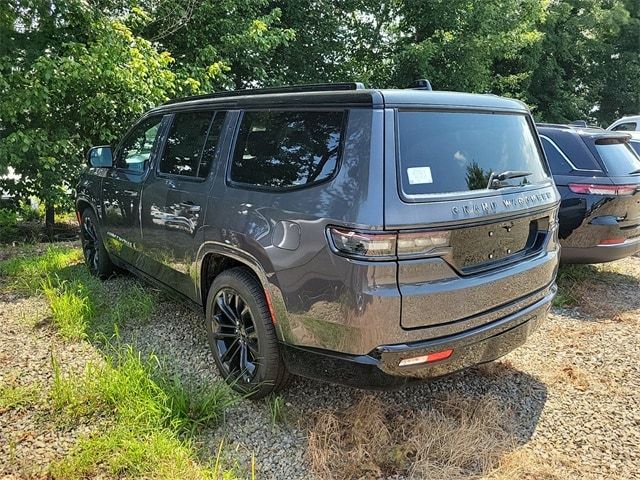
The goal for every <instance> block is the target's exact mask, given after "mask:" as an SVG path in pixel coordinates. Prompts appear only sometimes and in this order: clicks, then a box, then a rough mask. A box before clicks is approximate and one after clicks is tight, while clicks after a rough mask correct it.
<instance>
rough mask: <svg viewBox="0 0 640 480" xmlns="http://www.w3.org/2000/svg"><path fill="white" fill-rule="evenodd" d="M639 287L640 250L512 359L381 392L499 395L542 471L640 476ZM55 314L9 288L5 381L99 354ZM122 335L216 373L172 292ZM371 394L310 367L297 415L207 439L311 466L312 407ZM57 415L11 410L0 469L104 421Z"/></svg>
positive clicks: (285, 469)
mask: <svg viewBox="0 0 640 480" xmlns="http://www.w3.org/2000/svg"><path fill="white" fill-rule="evenodd" d="M590 268H591V267H590ZM133 282H136V280H135V279H133V278H132V277H128V276H120V277H117V278H114V279H111V280H109V281H108V283H107V285H108V288H109V291H110V294H111V295H114V296H117V295H118V292H121V291H123V289H127V288H128V287H129V286H130V285H131V284H132V283H133ZM639 286H640V258H638V257H633V258H631V259H626V260H623V261H619V262H615V263H612V264H609V265H604V266H600V267H597V268H596V267H593V275H592V276H590V278H589V279H588V280H587V281H586V282H584V283H583V284H582V285H580V287H579V288H580V291H579V292H578V295H579V298H580V299H581V302H580V306H579V307H577V308H572V309H554V311H553V313H552V315H551V317H550V318H549V321H548V322H547V323H546V324H545V325H544V326H543V327H542V328H541V329H540V330H539V331H538V332H537V333H536V334H535V335H534V336H533V337H532V338H531V339H530V340H529V342H528V343H527V344H526V345H525V346H523V347H521V348H519V349H517V350H516V351H515V352H512V353H511V354H509V355H508V356H506V357H505V358H504V359H503V360H501V361H500V362H496V363H494V364H490V365H487V366H483V367H479V368H476V369H471V370H469V371H466V372H462V373H459V374H456V375H453V376H451V377H448V378H445V379H441V380H438V381H434V382H432V383H429V384H425V385H420V386H416V387H411V388H408V389H404V390H401V391H395V392H383V393H381V392H375V393H373V395H375V396H376V397H378V398H379V399H381V400H383V401H385V402H389V403H390V404H394V405H397V406H399V407H400V408H403V409H407V410H410V411H419V410H421V409H426V408H432V407H431V406H430V400H431V399H433V398H437V397H439V396H441V395H442V394H443V393H446V392H454V393H459V394H461V395H465V396H473V397H483V396H492V397H496V398H498V399H499V402H500V403H501V404H502V406H503V407H504V408H505V409H508V410H510V411H512V412H513V414H514V422H516V425H515V427H516V430H517V432H518V433H517V436H518V446H517V448H516V450H514V452H512V453H513V455H514V458H515V459H525V460H520V461H523V462H529V463H530V465H529V466H528V467H527V469H526V471H527V472H529V474H530V476H531V478H542V477H545V478H576V477H578V476H579V477H582V478H637V474H638V472H640V449H638V445H640V408H639V403H640V393H639V392H640V366H639V364H638V358H640V328H639V327H640V321H639V319H640V316H639V313H640V296H639V295H638V287H639ZM604 302H606V303H604ZM46 315H47V308H46V305H45V303H44V301H43V300H42V299H39V298H20V297H18V296H16V295H14V294H11V293H8V292H6V291H5V292H4V293H0V383H14V384H15V383H17V384H20V385H25V386H27V385H35V386H36V387H37V390H38V391H40V392H44V391H46V388H47V386H48V385H50V382H51V365H50V362H51V360H50V357H51V352H55V355H56V357H57V358H59V360H60V362H61V363H62V364H65V365H71V366H75V367H77V368H81V367H82V365H84V364H85V363H86V362H87V361H90V360H92V359H93V360H94V361H95V360H96V359H98V358H99V352H97V351H96V350H94V347H92V346H91V345H89V344H87V343H79V344H62V343H61V342H60V340H58V339H57V338H56V336H55V335H54V334H53V331H52V329H51V328H50V327H49V326H48V325H47V324H46V322H39V320H41V319H43V318H46ZM34 325H35V326H34ZM121 335H122V336H123V339H124V340H125V341H127V342H130V343H132V344H134V345H136V346H137V347H138V348H139V349H140V350H141V351H143V352H151V351H154V352H156V353H158V354H160V356H162V357H164V358H166V359H167V361H168V362H167V363H168V364H169V365H170V366H171V368H173V369H174V370H175V372H176V373H177V374H178V375H180V376H181V377H182V378H183V379H184V380H185V381H187V382H189V381H191V382H211V381H213V380H215V379H216V378H217V373H216V371H215V367H214V363H213V359H212V357H211V354H210V353H209V350H208V346H207V343H206V336H205V331H204V328H203V326H202V318H201V317H200V316H199V315H197V314H195V313H193V312H192V311H190V310H189V309H187V308H186V307H184V306H182V305H180V304H177V303H175V302H173V301H171V300H164V301H163V303H162V305H161V306H159V307H158V308H157V311H156V313H155V314H154V317H153V318H152V320H151V321H150V322H148V323H146V324H143V325H133V326H128V327H125V328H124V329H123V330H122V331H121ZM363 395H365V393H364V392H362V391H358V390H353V389H348V388H342V387H337V386H333V385H328V384H324V383H318V382H314V381H311V380H304V379H299V380H297V381H296V382H295V383H294V384H293V385H292V387H291V388H290V389H289V390H287V391H286V392H285V393H284V395H283V397H284V400H285V403H286V409H285V410H286V414H287V418H288V421H287V422H286V423H284V424H275V425H274V424H273V423H272V421H271V417H270V413H269V408H268V406H267V404H266V403H265V402H250V401H246V400H242V401H240V402H239V403H238V404H237V405H236V406H234V407H233V408H232V409H231V410H230V411H229V412H228V415H227V417H226V420H225V422H224V424H223V425H222V426H219V427H216V428H213V429H211V430H205V431H203V432H201V434H200V435H199V437H198V439H199V440H198V441H199V443H201V446H202V447H203V451H204V452H205V455H206V452H210V454H211V455H213V454H215V451H216V450H217V449H218V446H219V444H220V441H221V440H222V439H224V440H225V451H226V454H227V456H228V457H229V458H230V460H232V461H233V460H235V461H238V462H239V463H240V464H241V465H248V464H250V462H251V456H252V455H254V456H255V460H256V465H257V469H258V478H288V479H298V478H310V477H312V473H311V471H310V465H309V461H308V457H307V454H306V446H307V434H308V431H307V429H308V428H309V427H310V422H309V419H310V418H312V417H313V415H314V412H316V411H318V410H319V409H322V408H329V409H344V408H347V407H349V406H351V405H353V404H354V403H356V402H357V401H358V400H359V399H360V398H362V396H363ZM45 413H46V412H45V411H43V410H42V409H41V408H40V407H35V408H19V409H13V410H9V411H6V412H2V411H0V476H3V475H4V476H5V477H6V478H23V477H33V476H35V477H37V476H39V475H42V474H43V473H44V472H46V465H47V464H48V463H49V462H50V461H51V460H52V459H56V458H60V457H61V455H63V454H64V452H65V451H66V450H67V449H68V448H69V446H70V445H72V443H73V441H74V440H75V439H76V438H78V436H79V435H82V434H84V433H85V432H87V431H90V430H91V429H92V428H100V426H96V425H80V426H78V427H76V428H74V429H69V428H67V427H65V426H64V425H61V424H59V423H58V422H56V421H55V419H52V418H50V416H47V415H45ZM516 461H518V460H516ZM5 477H3V478H5Z"/></svg>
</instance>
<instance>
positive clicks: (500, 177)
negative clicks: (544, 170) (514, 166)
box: [487, 170, 533, 190]
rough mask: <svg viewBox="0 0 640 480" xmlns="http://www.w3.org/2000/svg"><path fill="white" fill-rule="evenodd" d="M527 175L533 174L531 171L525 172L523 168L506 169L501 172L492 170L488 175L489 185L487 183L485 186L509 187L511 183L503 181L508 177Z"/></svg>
mask: <svg viewBox="0 0 640 480" xmlns="http://www.w3.org/2000/svg"><path fill="white" fill-rule="evenodd" d="M529 175H533V172H527V171H524V170H507V171H505V172H502V173H496V172H492V173H491V176H489V185H487V188H491V189H496V190H497V189H498V188H502V187H509V186H511V185H509V184H508V183H504V181H505V180H508V179H510V178H520V177H527V176H529Z"/></svg>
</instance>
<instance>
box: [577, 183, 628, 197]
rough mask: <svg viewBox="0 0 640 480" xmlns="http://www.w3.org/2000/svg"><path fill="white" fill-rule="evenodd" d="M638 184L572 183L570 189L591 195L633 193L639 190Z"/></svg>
mask: <svg viewBox="0 0 640 480" xmlns="http://www.w3.org/2000/svg"><path fill="white" fill-rule="evenodd" d="M638 187H639V186H638V185H594V184H591V183H570V184H569V190H571V191H572V192H573V193H585V194H590V195H632V194H633V193H635V192H636V190H638Z"/></svg>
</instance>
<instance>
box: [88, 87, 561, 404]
mask: <svg viewBox="0 0 640 480" xmlns="http://www.w3.org/2000/svg"><path fill="white" fill-rule="evenodd" d="M88 161H89V164H90V167H89V168H88V170H87V171H86V173H85V174H84V175H83V177H82V179H81V181H80V182H79V184H78V187H77V201H76V205H77V212H78V218H79V219H80V224H81V238H82V246H83V249H84V254H85V258H86V262H87V265H88V267H89V268H90V270H91V271H92V272H93V273H94V274H96V275H98V276H100V277H103V278H104V277H107V276H109V275H110V274H111V273H112V271H113V269H114V267H115V266H117V267H120V268H125V269H127V270H130V271H132V272H133V273H135V274H137V275H140V276H142V277H144V278H145V279H147V280H149V281H151V282H153V283H155V284H157V285H160V286H162V287H165V288H168V289H170V290H172V291H173V292H175V293H177V294H178V295H180V296H181V297H183V298H184V299H185V300H186V301H188V302H189V303H191V304H192V305H195V306H197V307H198V308H200V309H201V310H202V309H204V313H205V316H206V325H207V330H208V336H209V342H210V345H211V349H212V352H213V356H214V358H215V361H216V363H217V367H218V368H219V370H220V372H221V374H222V376H223V377H225V378H226V379H227V380H228V381H229V382H230V383H231V384H232V385H233V386H234V388H236V389H238V390H240V391H243V392H244V393H246V394H248V395H252V396H253V397H254V398H255V397H260V396H263V395H266V394H269V393H270V392H272V391H274V390H278V389H280V388H282V387H283V386H284V385H285V384H286V383H287V381H288V379H289V378H290V376H291V374H295V375H302V376H305V377H311V378H319V379H324V380H328V381H331V382H336V383H341V384H346V385H353V386H360V387H368V388H386V387H394V386H399V385H402V384H405V383H408V382H410V381H414V380H420V379H425V378H429V377H435V376H440V375H443V374H447V373H450V372H453V371H456V370H459V369H462V368H465V367H468V366H471V365H475V364H478V363H483V362H489V361H492V360H494V359H496V358H498V357H500V356H502V355H504V354H506V353H507V352H509V351H510V350H512V349H513V348H515V347H517V346H518V345H520V344H522V343H523V342H524V341H525V339H526V338H527V336H528V335H529V334H530V333H531V332H532V331H533V330H534V329H535V327H536V326H537V325H538V324H539V322H540V321H541V320H542V319H543V318H544V317H545V316H546V314H547V311H548V309H549V306H550V304H551V300H552V298H553V296H554V294H555V291H556V287H555V276H556V270H557V265H558V248H559V247H558V242H557V213H558V203H559V197H558V193H557V191H556V188H555V187H554V184H553V181H552V179H551V177H550V175H549V171H548V167H547V165H546V161H545V159H544V154H543V150H542V148H541V144H540V140H539V138H538V136H537V134H536V130H535V127H534V124H533V121H532V119H531V116H530V114H529V111H528V110H527V108H526V107H525V106H524V105H523V104H521V103H520V102H517V101H513V100H508V99H504V98H499V97H496V96H493V95H471V94H462V93H450V92H435V91H430V89H428V88H422V89H420V88H418V89H406V90H371V89H365V88H363V87H362V85H361V84H334V85H306V86H300V87H286V88H272V89H260V90H251V91H239V92H226V93H220V94H212V95H205V96H200V97H191V98H186V99H182V100H179V101H173V102H169V103H167V104H165V105H162V106H160V107H157V108H155V109H153V110H151V111H149V112H148V113H147V114H146V115H144V117H143V118H141V119H140V120H139V121H138V122H137V123H136V124H135V125H134V126H133V127H132V128H131V129H130V130H129V132H128V133H127V134H126V135H125V136H124V138H123V139H122V140H121V141H120V143H119V144H118V145H117V146H115V147H114V148H113V149H112V148H111V147H110V146H101V147H93V148H92V149H91V150H90V151H89V154H88Z"/></svg>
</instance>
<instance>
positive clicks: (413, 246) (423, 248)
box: [398, 232, 449, 256]
mask: <svg viewBox="0 0 640 480" xmlns="http://www.w3.org/2000/svg"><path fill="white" fill-rule="evenodd" d="M448 246H449V232H414V233H400V234H398V255H399V256H402V255H417V254H421V253H429V252H430V251H431V250H434V249H436V248H441V247H448Z"/></svg>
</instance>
